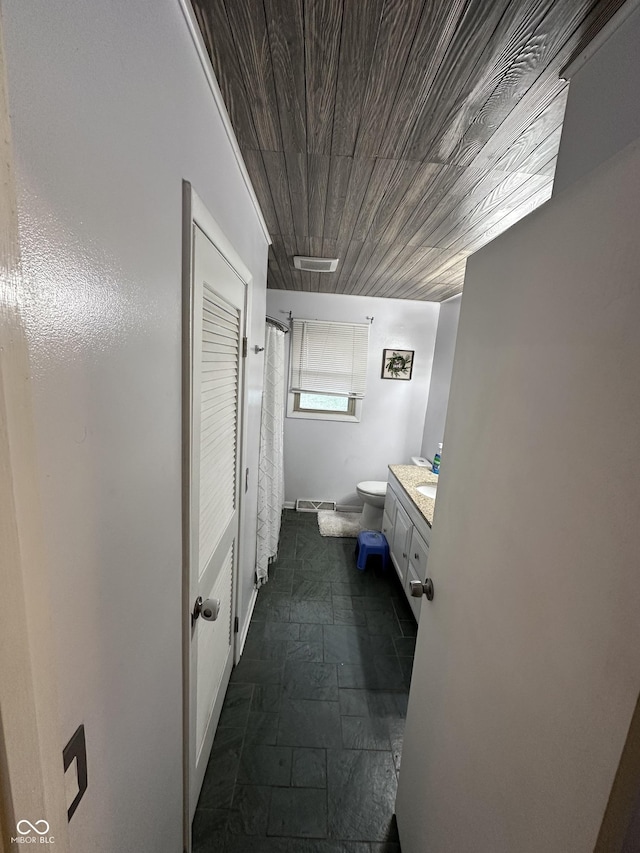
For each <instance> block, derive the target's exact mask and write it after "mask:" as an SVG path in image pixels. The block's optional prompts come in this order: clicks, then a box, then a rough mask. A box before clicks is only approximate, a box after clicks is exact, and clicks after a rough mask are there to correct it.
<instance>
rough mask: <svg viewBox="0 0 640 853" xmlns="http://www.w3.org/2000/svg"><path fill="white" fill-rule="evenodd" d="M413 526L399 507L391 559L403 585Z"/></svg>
mask: <svg viewBox="0 0 640 853" xmlns="http://www.w3.org/2000/svg"><path fill="white" fill-rule="evenodd" d="M412 528H413V525H412V524H411V521H410V520H409V516H408V515H407V513H406V512H405V511H404V509H403V508H402V507H401V506H400V504H398V505H397V508H396V521H395V524H394V526H393V538H392V541H391V559H392V561H393V565H394V566H395V567H396V571H397V573H398V577H399V578H400V581H401V583H402V584H404V580H405V577H406V573H407V562H408V559H409V542H410V539H411V530H412Z"/></svg>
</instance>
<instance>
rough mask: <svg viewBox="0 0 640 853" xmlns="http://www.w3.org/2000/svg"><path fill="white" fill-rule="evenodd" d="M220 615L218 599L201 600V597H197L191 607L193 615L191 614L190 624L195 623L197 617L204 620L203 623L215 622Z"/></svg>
mask: <svg viewBox="0 0 640 853" xmlns="http://www.w3.org/2000/svg"><path fill="white" fill-rule="evenodd" d="M219 613H220V599H219V598H205V599H204V601H203V600H202V596H201V595H199V596H198V597H197V598H196V603H195V605H194V607H193V613H192V614H191V624H192V625H193V623H194V622H195V621H196V619H197V618H198V617H199V616H202V618H203V619H204V620H205V622H215V621H216V619H217V618H218V615H219Z"/></svg>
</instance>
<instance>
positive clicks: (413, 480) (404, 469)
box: [382, 465, 438, 621]
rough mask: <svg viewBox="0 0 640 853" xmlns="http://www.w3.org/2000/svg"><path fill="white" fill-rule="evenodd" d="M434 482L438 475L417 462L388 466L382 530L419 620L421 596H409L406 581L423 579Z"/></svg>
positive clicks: (424, 576)
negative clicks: (416, 463)
mask: <svg viewBox="0 0 640 853" xmlns="http://www.w3.org/2000/svg"><path fill="white" fill-rule="evenodd" d="M437 484H438V477H437V476H436V475H435V474H432V473H431V471H430V470H429V469H428V468H422V467H420V466H418V465H390V466H389V481H388V485H387V496H386V500H385V504H384V515H383V518H382V532H383V533H384V535H385V536H386V537H387V542H388V543H389V550H390V552H391V562H392V563H393V566H394V568H395V570H396V572H397V574H398V577H399V578H400V583H401V584H402V588H403V590H404V592H405V595H406V596H407V600H408V602H409V604H410V606H411V609H412V610H413V614H414V616H415V617H416V621H419V619H420V610H421V608H422V602H423V597H420V598H413V597H412V595H411V588H410V584H411V581H420V582H423V581H424V580H425V578H426V577H427V562H428V559H429V542H430V539H431V525H432V523H433V511H434V509H435V488H434V487H436V486H437ZM418 489H422V491H418ZM423 492H426V493H427V494H424V493H423ZM431 494H433V497H431Z"/></svg>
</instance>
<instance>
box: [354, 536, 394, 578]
mask: <svg viewBox="0 0 640 853" xmlns="http://www.w3.org/2000/svg"><path fill="white" fill-rule="evenodd" d="M373 554H378V555H379V556H380V557H382V568H383V569H386V568H387V565H388V563H389V543H388V542H387V538H386V536H385V535H384V533H379V532H378V531H377V530H363V531H362V532H361V533H358V542H357V544H356V557H357V560H356V566H357V568H358V569H359V570H360V571H361V572H364V570H365V569H366V568H367V560H368V558H369V557H371V556H372V555H373Z"/></svg>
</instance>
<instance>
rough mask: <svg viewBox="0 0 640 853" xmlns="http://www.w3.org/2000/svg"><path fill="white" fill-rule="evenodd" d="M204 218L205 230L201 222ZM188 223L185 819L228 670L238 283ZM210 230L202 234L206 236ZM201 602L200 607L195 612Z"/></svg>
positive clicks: (238, 404) (236, 461) (241, 306)
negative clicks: (187, 567) (190, 261)
mask: <svg viewBox="0 0 640 853" xmlns="http://www.w3.org/2000/svg"><path fill="white" fill-rule="evenodd" d="M203 219H205V222H203V221H202V220H203ZM203 227H204V228H206V227H207V225H206V217H203V216H201V217H200V221H196V219H195V217H194V220H193V221H192V223H191V229H192V232H191V240H192V244H191V245H192V264H191V269H192V280H191V289H190V292H191V297H190V330H191V331H190V351H191V358H190V365H191V369H190V465H189V489H188V491H189V511H188V516H189V521H188V528H189V555H188V566H189V570H188V587H189V594H188V609H189V612H190V613H191V614H193V616H192V618H191V620H190V622H191V624H190V625H189V631H188V633H189V639H188V656H189V688H188V719H189V731H188V752H189V774H188V776H189V778H188V791H189V794H188V800H189V803H188V810H189V819H190V820H191V819H192V818H193V814H194V812H195V808H196V804H197V800H198V796H199V793H200V789H201V787H202V781H203V778H204V773H205V770H206V766H207V762H208V759H209V754H210V752H211V746H212V743H213V738H214V734H215V730H216V726H217V723H218V719H219V716H220V709H221V705H222V701H223V699H224V694H225V691H226V687H227V684H228V681H229V675H230V673H231V667H232V664H233V644H234V632H233V620H234V615H235V597H236V594H235V592H236V591H235V585H236V575H237V572H236V566H237V562H238V544H239V518H240V506H239V504H240V480H241V477H240V471H241V460H240V458H239V455H240V448H241V443H242V442H241V414H242V357H243V354H242V340H243V330H244V310H245V290H246V287H245V282H244V281H243V279H242V277H241V274H240V273H239V272H238V270H237V269H236V268H234V266H232V265H231V263H230V262H229V260H228V258H227V257H225V255H223V253H222V251H221V249H220V248H219V247H218V246H217V244H214V242H213V240H214V239H216V234H211V235H210V236H209V235H208V233H205V231H204V230H203ZM212 230H214V228H213V225H212V227H211V228H207V231H208V232H210V231H212ZM200 602H202V603H201V604H200Z"/></svg>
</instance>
